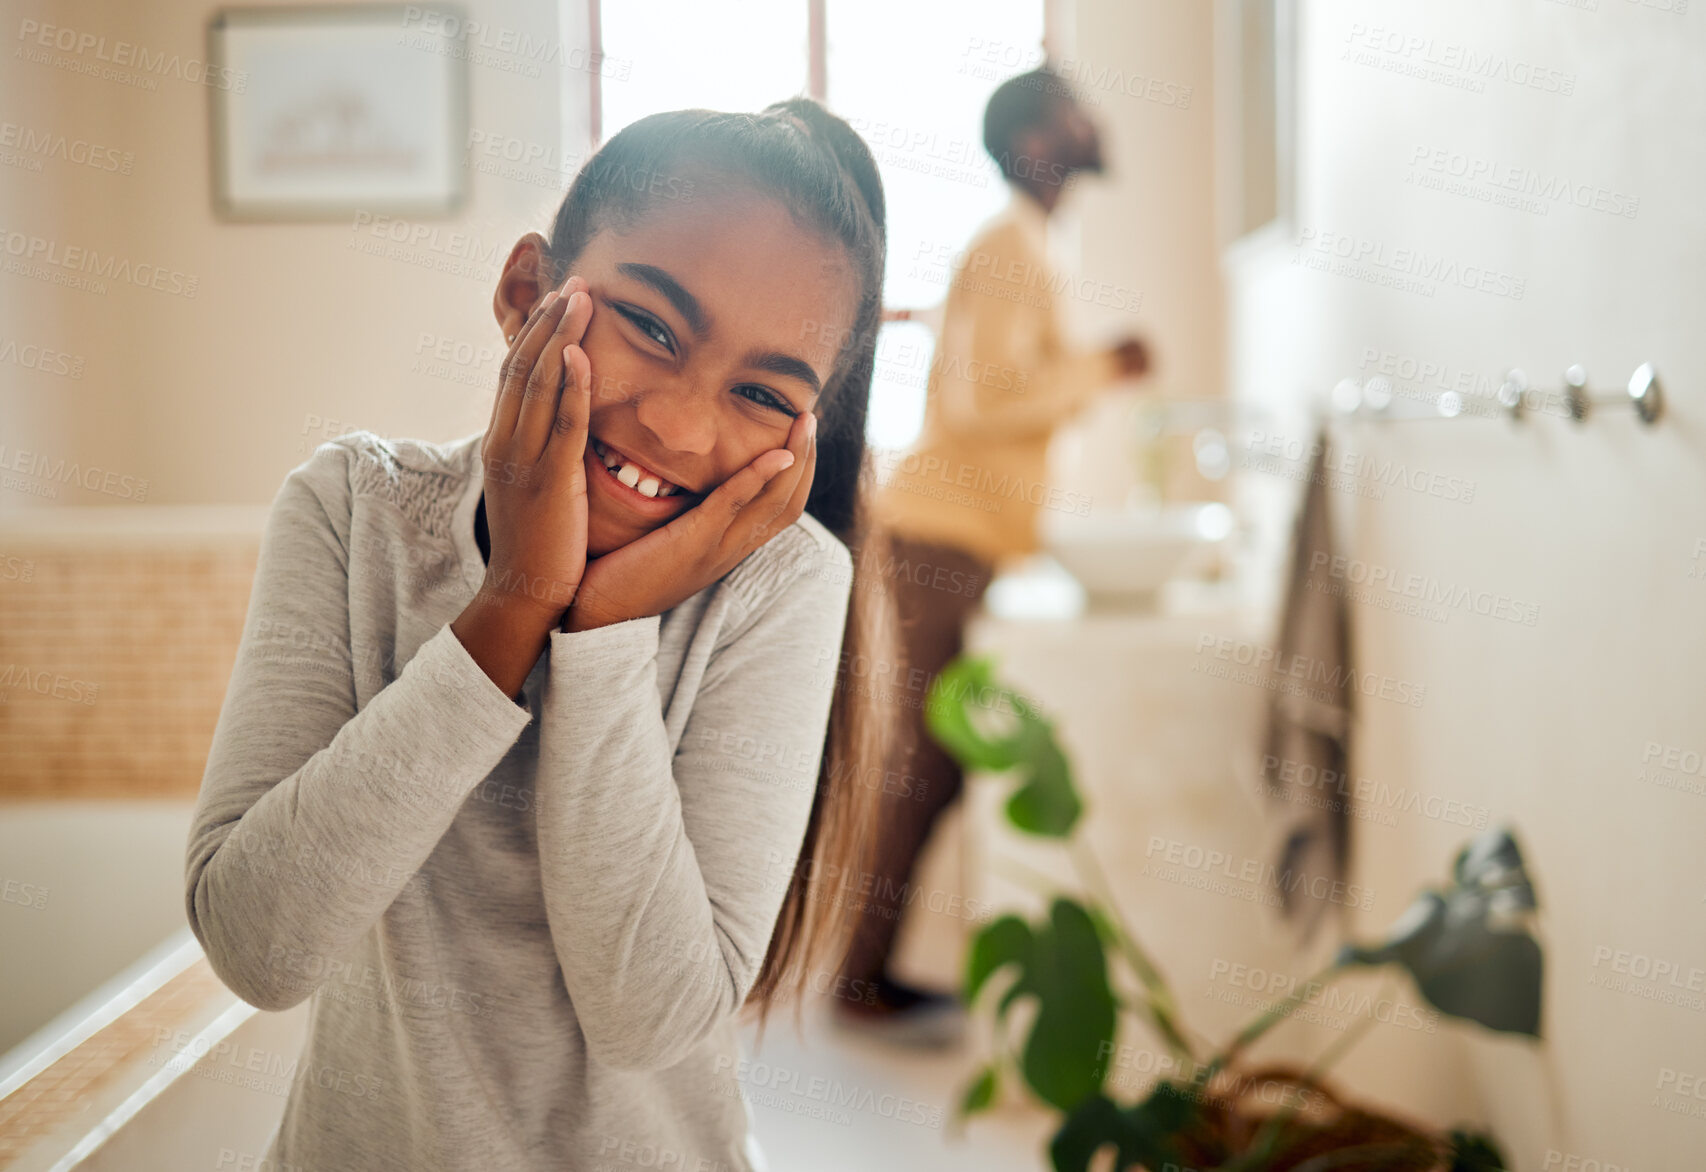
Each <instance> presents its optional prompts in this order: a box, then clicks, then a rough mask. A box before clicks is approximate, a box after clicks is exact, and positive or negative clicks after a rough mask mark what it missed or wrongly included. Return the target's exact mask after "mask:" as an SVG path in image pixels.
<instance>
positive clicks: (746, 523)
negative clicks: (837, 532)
mask: <svg viewBox="0 0 1706 1172" xmlns="http://www.w3.org/2000/svg"><path fill="white" fill-rule="evenodd" d="M816 429H817V417H816V416H815V415H812V414H811V413H810V412H802V413H801V414H800V415H799V417H798V418H796V419H795V420H794V425H793V426H792V427H791V428H789V430H788V446H787V448H786V449H783V450H785V451H787V452H789V453H790V454H792V455H793V457H794V460H793V463H791V464H789V465H788V466H787V467H786V468H785V469H783V470H782V471H781V472H779V473H777V474H776V475H775V476H773V477H772V478H771V479H770V480H769V482H768V483H766V484H765V486H764V489H763V491H762V492H761V493H760V494H759V495H758V497H757V499H755V500H753V501H752V502H751V503H750V505H749V506H748V507H747V508H745V509H743V510H742V512H743V514H744V515H743V516H742V517H741V522H742V524H741V525H740V526H739V528H740V534H739V536H738V542H737V544H738V546H739V548H740V556H742V557H745V556H746V555H747V554H748V553H750V552H752V550H754V549H757V548H758V547H759V546H760V545H763V544H764V543H765V542H766V541H769V540H770V539H771V538H772V537H774V536H776V534H778V533H780V532H781V531H782V530H783V529H786V528H787V527H788V526H789V525H792V524H793V523H794V522H795V521H797V520H799V519H800V511H801V509H803V508H804V504H805V498H806V494H808V493H810V491H811V474H812V472H813V471H814V470H815V468H816V465H817V442H816V435H817V431H816ZM796 499H798V500H799V502H800V505H801V509H795V508H794V507H793V506H794V502H795V500H796Z"/></svg>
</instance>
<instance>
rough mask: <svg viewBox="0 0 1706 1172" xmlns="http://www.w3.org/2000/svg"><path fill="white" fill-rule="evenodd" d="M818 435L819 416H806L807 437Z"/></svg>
mask: <svg viewBox="0 0 1706 1172" xmlns="http://www.w3.org/2000/svg"><path fill="white" fill-rule="evenodd" d="M816 435H817V416H816V415H808V416H806V438H807V439H812V438H813V437H815V436H816Z"/></svg>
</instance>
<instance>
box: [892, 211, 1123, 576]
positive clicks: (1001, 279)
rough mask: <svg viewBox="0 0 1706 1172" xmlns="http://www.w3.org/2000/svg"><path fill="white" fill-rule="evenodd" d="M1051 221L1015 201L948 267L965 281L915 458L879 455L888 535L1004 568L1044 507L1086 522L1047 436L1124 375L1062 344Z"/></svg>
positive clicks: (1101, 353)
mask: <svg viewBox="0 0 1706 1172" xmlns="http://www.w3.org/2000/svg"><path fill="white" fill-rule="evenodd" d="M1045 225H1046V215H1045V213H1044V212H1043V210H1042V208H1041V207H1040V206H1038V205H1037V204H1036V203H1035V201H1033V200H1032V199H1031V198H1030V197H1028V196H1025V195H1022V194H1020V193H1018V192H1015V193H1014V195H1013V199H1012V201H1011V202H1010V203H1009V205H1008V207H1007V209H1006V210H1005V211H1004V212H1002V213H1001V214H1000V215H998V216H997V217H995V218H994V219H992V220H991V221H990V222H989V223H988V224H987V225H986V226H985V227H984V228H983V230H982V231H980V232H979V233H978V234H977V236H976V237H975V238H974V239H973V240H972V242H971V243H970V244H969V245H967V247H966V249H965V251H964V252H963V253H960V254H958V255H956V256H953V257H947V258H941V259H943V260H945V261H946V262H948V263H949V264H951V265H952V267H953V268H954V270H955V271H954V275H953V280H952V282H951V283H950V285H949V287H948V299H947V304H946V306H945V307H944V310H943V320H942V333H941V337H940V338H938V339H937V344H936V353H935V356H934V358H933V359H932V361H931V366H930V376H929V382H928V384H927V390H926V396H927V397H926V400H925V408H924V429H923V432H922V433H921V434H920V436H919V439H918V442H917V443H916V444H915V445H914V446H913V448H912V449H911V450H910V451H907V452H888V453H879V454H878V459H877V471H878V476H879V481H880V483H881V484H882V487H881V488H880V490H879V492H878V495H877V499H876V504H875V512H876V517H877V520H878V522H879V523H880V524H882V525H884V526H885V527H887V528H888V529H889V530H890V531H891V532H894V533H898V534H900V535H902V536H906V537H912V538H914V539H917V540H921V541H932V542H937V543H940V544H943V545H949V546H953V547H955V548H957V549H962V550H965V551H966V552H968V553H970V554H972V555H974V556H976V557H979V558H982V559H983V560H985V561H987V562H990V563H992V564H994V563H999V562H1002V561H1006V560H1009V559H1012V558H1017V557H1021V556H1023V555H1025V554H1028V553H1031V552H1033V551H1034V550H1035V549H1036V548H1037V516H1038V513H1039V511H1040V510H1041V509H1044V508H1049V509H1059V510H1062V511H1065V512H1077V513H1087V512H1088V510H1089V506H1090V502H1089V498H1088V497H1087V496H1084V495H1083V494H1080V493H1076V492H1072V491H1069V490H1066V489H1063V488H1061V487H1059V486H1057V485H1054V484H1051V483H1049V481H1048V478H1047V476H1048V466H1047V453H1048V442H1049V437H1050V435H1052V434H1053V432H1054V429H1055V428H1056V427H1057V426H1058V425H1059V424H1061V423H1062V422H1064V421H1065V420H1066V419H1067V417H1069V416H1070V415H1072V414H1073V413H1074V412H1076V411H1078V410H1079V409H1081V408H1082V407H1084V406H1085V405H1086V404H1087V403H1088V402H1089V401H1090V399H1091V398H1092V397H1094V396H1095V394H1096V393H1097V392H1098V391H1100V390H1101V389H1102V388H1103V387H1104V386H1106V385H1107V384H1108V383H1109V382H1112V381H1113V380H1115V379H1116V378H1118V377H1119V368H1118V365H1117V362H1116V360H1115V358H1114V356H1113V355H1112V354H1111V353H1110V352H1108V351H1105V350H1098V351H1091V352H1081V351H1077V350H1073V349H1070V348H1068V346H1067V344H1066V342H1065V340H1064V339H1063V337H1062V335H1061V331H1060V326H1059V321H1058V319H1057V315H1056V301H1057V300H1058V299H1059V298H1060V297H1061V296H1069V295H1070V286H1069V285H1067V284H1066V283H1065V282H1063V281H1062V280H1061V278H1060V277H1059V276H1058V275H1057V274H1056V273H1054V272H1053V271H1052V270H1051V268H1050V267H1049V264H1048V259H1047V250H1046V237H1045V234H1044V233H1045Z"/></svg>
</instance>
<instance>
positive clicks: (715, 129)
mask: <svg viewBox="0 0 1706 1172" xmlns="http://www.w3.org/2000/svg"><path fill="white" fill-rule="evenodd" d="M707 183H709V184H712V185H715V184H719V183H732V184H738V185H744V186H747V187H751V188H754V189H756V190H758V191H761V192H763V193H765V194H768V195H771V196H774V197H775V198H777V199H778V200H779V201H780V202H781V203H782V204H783V206H785V207H787V208H788V209H789V210H790V211H791V212H792V213H793V215H794V216H795V218H796V219H797V220H798V221H799V222H801V223H802V224H805V225H807V226H809V227H811V228H812V229H814V230H816V231H818V232H820V233H822V234H823V235H824V236H825V237H826V238H828V239H829V240H832V241H834V242H835V243H837V244H838V245H840V247H841V248H842V249H843V250H844V251H845V252H846V254H847V256H848V258H849V260H850V261H851V262H852V264H853V267H854V269H855V271H856V272H857V274H858V279H859V286H860V287H859V299H858V308H857V313H856V316H855V319H854V324H853V328H852V330H851V331H849V332H848V333H847V334H846V335H845V336H844V337H842V338H841V339H839V343H840V344H839V349H838V355H837V359H836V363H835V368H834V371H833V373H832V374H831V375H830V378H829V379H828V381H827V382H826V384H825V386H824V389H823V393H822V395H821V396H820V397H819V403H820V404H821V408H822V410H821V413H820V416H819V419H818V440H817V442H818V456H817V470H816V472H815V474H814V476H813V480H812V487H811V495H810V497H809V499H808V500H807V502H806V511H807V512H808V513H810V514H811V515H812V516H814V517H816V518H817V519H818V520H819V521H820V522H822V523H823V525H824V527H825V528H827V529H828V530H829V531H830V532H832V533H834V534H835V535H836V536H837V537H838V538H840V539H841V541H842V542H843V543H845V544H846V545H847V547H848V548H849V549H850V550H851V551H852V553H853V582H852V595H851V597H850V600H849V603H848V608H847V623H846V628H845V631H844V633H843V637H842V659H841V663H842V664H843V665H844V666H843V670H841V671H839V672H838V673H837V678H836V684H835V699H834V703H833V706H832V707H831V710H830V717H829V732H828V735H827V738H826V741H825V746H824V755H823V759H822V761H821V762H820V764H819V769H818V781H817V795H816V797H815V799H814V800H813V802H812V811H811V819H810V821H809V822H808V823H807V826H806V834H805V840H804V842H803V844H802V845H801V848H800V856H799V858H798V859H797V860H796V861H795V865H794V869H793V873H792V875H791V876H790V879H789V883H788V889H787V894H786V895H785V896H784V899H783V903H782V911H781V915H780V917H779V918H778V920H777V923H776V930H775V933H774V934H773V935H772V937H771V940H770V949H769V952H768V953H767V954H766V956H765V958H764V965H763V967H762V968H761V969H760V971H759V974H758V979H757V981H756V982H755V983H754V985H753V988H752V992H751V994H750V995H749V997H748V999H747V1000H748V1003H749V1004H753V1003H756V1004H757V1007H758V1010H759V1013H760V1016H762V1015H763V1014H764V1013H765V1012H767V1011H768V1009H769V1008H770V1006H771V1005H772V1004H773V1003H774V1002H776V1001H779V1000H782V999H784V998H785V997H787V996H788V995H790V994H793V993H796V992H798V991H799V989H801V988H802V987H803V986H804V985H805V983H806V981H807V980H808V979H809V977H810V975H811V973H812V971H813V968H814V966H816V965H818V964H820V963H823V962H824V961H826V960H829V959H831V958H833V961H834V963H836V964H839V962H840V961H841V959H842V958H843V957H844V956H845V951H846V948H847V945H848V944H849V942H850V940H851V938H852V933H853V930H854V927H855V925H856V922H857V917H858V915H859V909H858V907H857V905H856V904H855V905H852V906H849V905H848V904H846V903H845V902H844V901H842V900H840V899H837V898H836V897H835V893H834V892H833V891H830V890H828V888H829V887H830V885H831V884H832V883H834V882H835V881H837V879H838V878H841V877H847V878H851V879H853V880H854V881H855V882H856V883H857V882H858V881H859V880H861V879H862V877H864V876H865V875H867V874H869V873H870V866H871V859H872V856H871V853H870V852H871V850H872V847H873V845H874V842H875V834H876V832H877V830H878V826H877V822H876V818H877V810H878V808H879V807H878V803H879V800H880V796H881V793H882V786H881V782H880V769H881V766H882V764H883V762H884V761H885V760H886V749H887V735H886V731H887V730H886V724H885V722H884V721H883V719H882V717H881V710H880V708H879V706H878V703H877V700H876V696H875V690H874V689H871V688H861V687H859V686H858V685H857V684H856V682H855V680H854V679H853V678H852V675H851V673H850V672H848V671H847V670H846V669H845V665H847V664H856V663H891V662H893V655H892V652H891V645H892V642H893V634H892V630H891V628H890V616H891V612H890V608H889V605H888V593H887V586H886V582H885V580H884V579H883V578H882V576H881V574H880V573H879V572H878V571H877V567H880V566H882V565H885V564H887V561H888V559H886V558H884V557H882V556H881V551H880V550H878V549H877V548H876V543H877V542H879V541H880V540H881V537H880V535H879V534H876V533H873V532H870V531H868V528H867V522H866V508H865V502H866V501H867V499H868V497H869V493H870V489H871V482H872V477H873V475H874V473H873V471H872V468H871V466H870V461H869V460H868V458H867V454H866V450H865V416H866V413H867V410H868V408H869V404H870V397H871V376H872V370H873V367H874V365H875V362H876V338H877V330H878V328H879V326H880V325H881V319H882V280H883V265H884V259H885V250H886V243H885V241H886V236H885V223H886V208H885V205H884V200H883V185H882V180H881V179H880V177H879V176H878V173H877V164H876V160H874V159H873V158H872V157H871V152H870V149H869V148H868V147H867V146H866V145H865V143H864V140H863V139H861V138H860V137H859V135H858V134H857V133H856V132H855V131H854V130H853V128H852V127H851V126H849V125H848V124H847V123H846V122H845V121H843V120H842V119H840V118H838V117H836V116H835V115H833V114H831V113H830V112H829V111H828V110H826V109H824V107H823V106H821V105H819V104H818V103H817V102H815V101H813V100H811V99H810V98H789V99H788V100H786V101H782V102H775V103H772V104H771V105H769V106H767V107H765V109H764V110H763V111H762V112H761V113H757V114H731V113H722V112H719V111H715V110H674V111H670V112H668V113H663V114H653V115H651V116H649V117H646V118H642V119H640V120H639V121H637V122H634V123H632V124H630V125H629V126H627V127H625V128H624V129H622V130H621V131H620V132H619V133H617V134H616V135H614V136H612V137H611V138H610V140H609V141H607V142H606V143H605V144H604V145H603V146H601V147H600V148H599V149H598V151H597V152H596V153H595V154H594V155H593V156H592V158H590V159H588V160H587V162H586V165H585V166H583V167H582V168H581V170H580V172H579V173H578V174H577V175H576V176H575V179H574V182H573V183H572V184H570V186H569V190H568V193H567V194H566V195H565V196H564V197H563V202H562V204H561V206H560V207H559V208H558V209H557V215H556V218H555V220H554V221H553V223H552V228H551V239H550V246H549V249H548V257H549V261H550V263H551V265H552V267H553V270H554V271H553V274H552V276H553V277H554V280H553V283H558V282H561V280H562V279H563V278H564V277H565V276H567V274H568V267H569V266H570V265H571V264H573V263H574V261H575V259H576V258H577V257H579V256H580V254H581V252H582V250H583V249H584V248H585V247H586V244H587V242H588V241H590V240H591V239H592V237H593V236H594V235H595V234H596V233H597V232H599V231H601V230H603V229H604V228H606V227H610V226H618V227H620V226H622V225H624V224H626V223H631V222H632V221H634V220H635V219H637V218H639V217H640V216H643V215H644V214H646V213H647V212H648V211H652V210H655V209H657V208H659V207H661V206H667V204H668V203H669V201H671V200H681V199H691V198H693V197H694V196H695V195H696V194H702V192H703V191H704V185H706V184H707ZM812 326H814V327H815V326H822V327H824V328H828V323H812ZM835 328H837V329H839V328H840V327H839V326H836V327H835ZM872 766H876V767H877V769H878V780H877V781H876V782H875V783H873V782H872V781H870V780H868V777H869V775H870V771H871V767H872Z"/></svg>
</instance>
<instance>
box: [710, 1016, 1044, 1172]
mask: <svg viewBox="0 0 1706 1172" xmlns="http://www.w3.org/2000/svg"><path fill="white" fill-rule="evenodd" d="M803 1032H804V1037H803V1038H802V1037H801V1035H800V1033H799V1032H797V1031H796V1030H795V1028H794V1021H793V1017H792V1015H791V1013H788V1012H787V1011H782V1012H778V1013H777V1014H776V1015H775V1016H774V1017H773V1018H772V1020H771V1022H770V1025H769V1026H768V1028H767V1029H766V1030H765V1032H764V1036H763V1040H762V1042H760V1041H759V1040H758V1038H757V1035H756V1032H755V1031H754V1030H752V1029H751V1028H748V1029H747V1030H746V1032H745V1034H744V1036H743V1039H742V1043H743V1047H744V1049H745V1053H746V1056H747V1063H746V1067H745V1068H744V1069H743V1070H742V1071H741V1072H740V1073H741V1076H742V1077H741V1081H742V1083H743V1085H744V1086H745V1088H746V1092H747V1098H748V1101H749V1102H750V1104H751V1108H752V1116H753V1122H754V1126H755V1129H756V1131H757V1133H758V1138H759V1142H760V1144H761V1145H762V1146H763V1148H764V1154H765V1156H766V1157H767V1158H768V1160H769V1162H770V1167H771V1169H772V1172H791V1170H793V1169H803V1168H809V1169H812V1170H813V1172H872V1170H873V1169H878V1170H880V1172H939V1170H941V1169H958V1168H967V1169H977V1170H978V1172H1040V1170H1043V1169H1046V1168H1047V1167H1048V1157H1047V1150H1046V1145H1047V1140H1048V1136H1049V1135H1050V1134H1051V1133H1052V1130H1053V1128H1052V1126H1051V1124H1050V1121H1049V1117H1048V1116H1047V1115H1046V1114H1044V1113H1043V1112H1041V1111H1039V1110H1036V1109H1032V1108H1028V1107H1026V1106H1024V1105H1023V1104H1018V1103H1014V1104H1009V1105H1006V1106H1002V1107H999V1108H997V1109H996V1110H995V1111H993V1112H991V1113H988V1114H984V1115H980V1116H978V1117H976V1118H975V1119H973V1120H972V1121H971V1122H970V1124H969V1125H967V1126H966V1127H965V1128H963V1129H961V1128H960V1127H958V1126H957V1125H956V1123H955V1121H954V1108H955V1105H956V1104H957V1103H958V1102H959V1100H960V1096H961V1093H962V1091H963V1089H964V1087H965V1086H966V1084H967V1083H968V1082H969V1081H970V1080H971V1077H972V1072H973V1071H974V1070H975V1069H976V1068H977V1066H978V1054H977V1051H976V1047H975V1045H974V1044H968V1046H967V1048H966V1049H964V1050H962V1051H960V1052H953V1051H940V1052H938V1051H930V1052H919V1051H910V1050H899V1049H895V1048H892V1047H889V1046H885V1045H882V1044H880V1043H876V1042H873V1041H870V1040H868V1039H864V1038H858V1037H850V1036H848V1035H846V1034H843V1033H841V1032H840V1031H838V1030H836V1029H835V1028H834V1027H833V1025H832V1024H831V1023H830V1022H829V1021H828V1019H827V1013H826V1011H825V1009H824V1008H823V1007H822V1006H815V1007H812V1008H808V1009H807V1011H806V1015H805V1022H804V1031H803Z"/></svg>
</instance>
